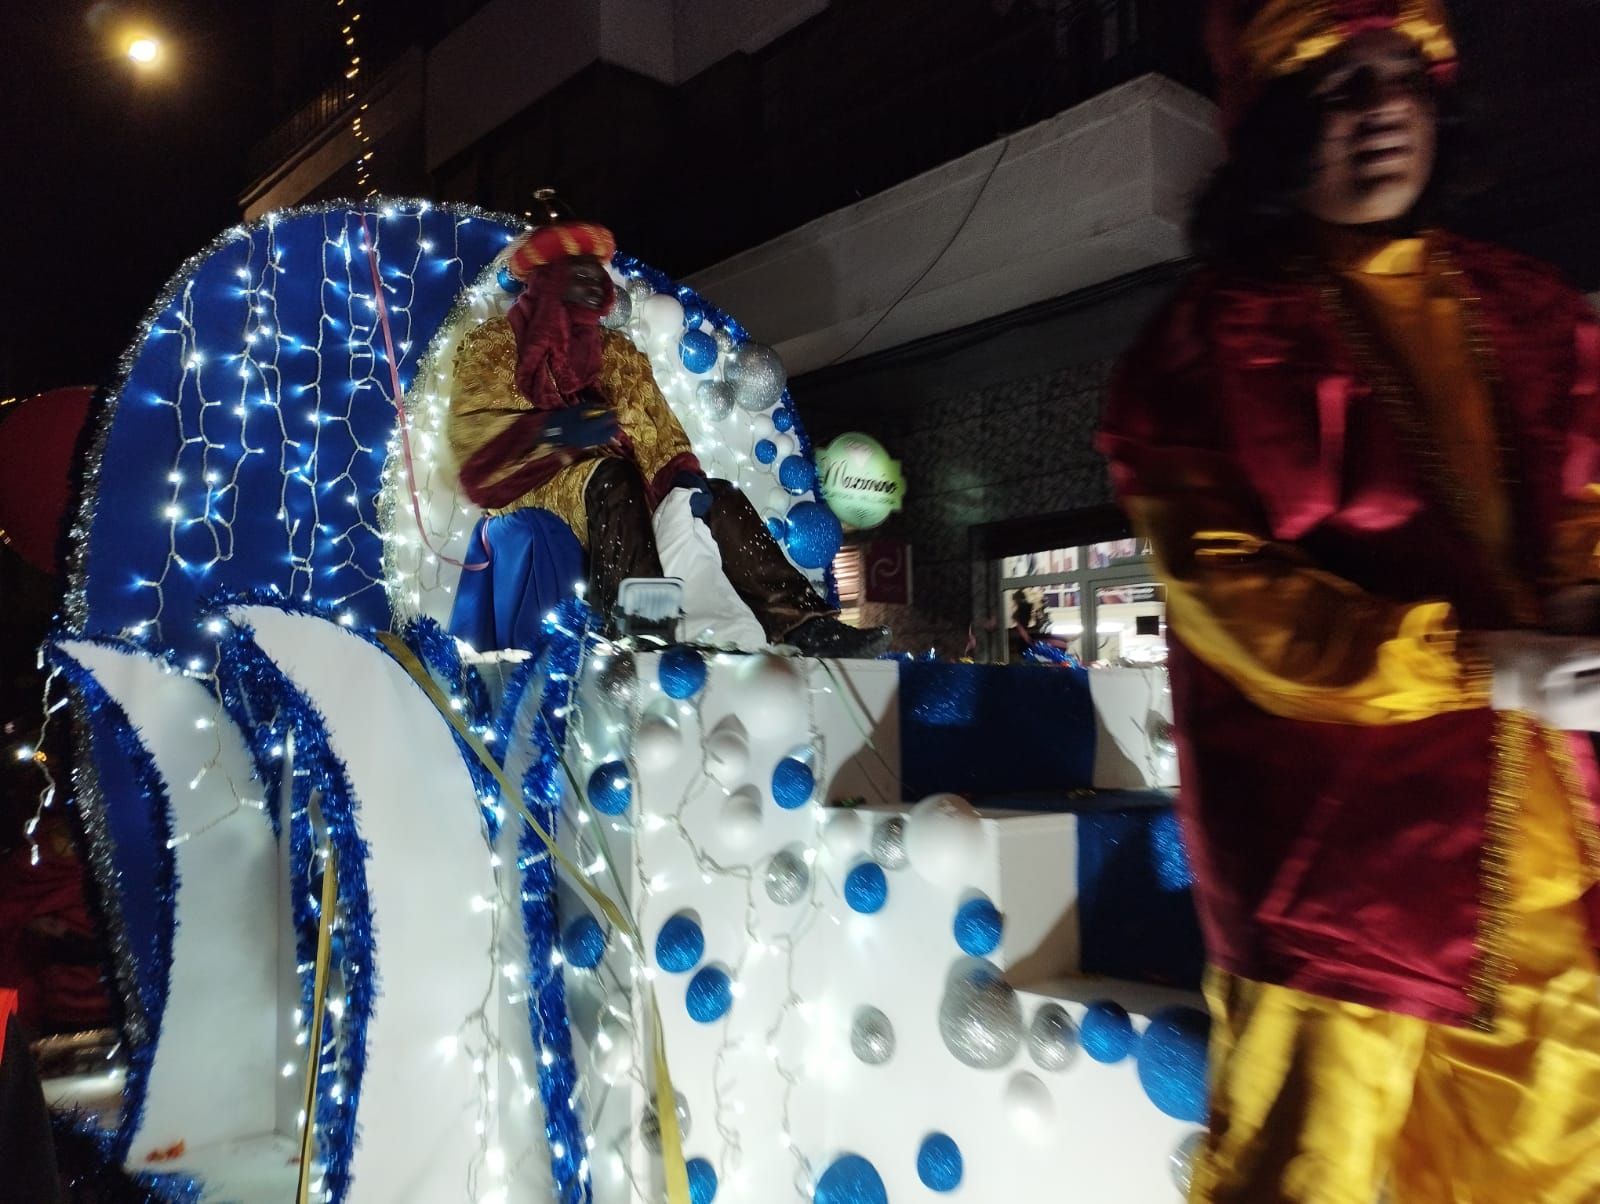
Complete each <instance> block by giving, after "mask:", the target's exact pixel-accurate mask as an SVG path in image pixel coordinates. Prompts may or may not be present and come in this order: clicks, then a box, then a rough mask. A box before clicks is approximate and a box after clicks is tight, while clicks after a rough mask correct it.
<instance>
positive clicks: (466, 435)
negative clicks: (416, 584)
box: [447, 213, 889, 657]
mask: <svg viewBox="0 0 1600 1204" xmlns="http://www.w3.org/2000/svg"><path fill="white" fill-rule="evenodd" d="M615 249H616V244H615V240H614V239H613V237H612V234H611V232H610V231H609V230H606V229H604V228H603V227H600V226H596V225H593V224H589V223H584V222H574V221H561V220H556V219H555V214H554V213H552V214H551V220H550V222H549V223H548V224H546V225H543V226H540V227H538V228H537V229H535V230H533V231H532V232H531V233H529V234H528V235H527V236H525V237H524V238H523V239H522V240H521V241H520V242H519V243H518V244H516V245H515V246H514V247H513V248H512V249H511V252H510V255H509V257H508V259H507V263H506V267H507V269H508V271H509V272H510V274H511V275H512V276H513V277H515V278H516V279H517V280H519V281H521V282H522V283H523V285H524V287H523V289H522V291H521V294H520V295H519V296H518V297H517V300H516V302H515V303H514V304H513V305H512V306H511V309H510V310H509V312H508V313H507V314H506V315H505V316H504V317H499V318H491V319H489V320H488V321H487V322H484V323H483V324H482V325H480V326H478V327H477V328H476V329H474V330H473V331H471V332H470V333H468V334H467V335H466V336H465V337H464V338H463V339H462V340H461V344H460V346H459V348H458V349H457V351H456V357H455V369H454V371H455V379H454V386H453V389H452V394H451V401H450V413H449V419H448V425H447V435H448V438H449V442H450V446H451V449H452V451H453V452H454V454H455V457H456V464H457V469H458V474H459V480H460V484H461V489H462V492H463V493H465V494H466V495H467V497H468V498H469V499H470V500H471V501H472V502H473V503H474V504H476V505H478V506H480V507H482V508H483V509H484V511H485V513H486V514H487V515H488V516H490V521H491V522H500V523H501V525H505V524H504V522H503V520H506V519H510V520H512V521H513V523H515V522H517V521H522V522H525V523H529V522H534V521H548V520H547V519H544V518H543V516H548V515H554V516H555V517H556V518H557V519H559V520H560V521H561V522H562V523H564V524H565V525H566V526H567V527H568V528H570V530H571V532H572V534H573V535H574V536H576V537H577V539H578V541H579V543H581V544H582V545H583V546H584V548H585V550H586V551H587V555H588V582H589V594H588V596H589V600H590V602H591V603H592V605H593V606H594V607H595V608H596V610H597V611H598V612H599V613H600V615H602V616H603V617H606V618H610V617H612V615H613V612H614V609H615V606H616V603H617V594H618V588H619V586H620V585H621V584H622V582H623V581H624V580H626V579H628V578H630V577H638V578H659V577H661V576H662V565H661V559H660V556H659V554H658V549H657V543H656V532H655V529H654V528H653V526H652V516H653V514H654V513H655V511H656V509H657V507H659V506H660V505H661V504H662V502H663V501H664V500H665V499H666V498H667V497H668V495H670V494H671V493H672V492H673V491H674V490H683V491H685V492H686V494H687V495H688V497H689V510H690V512H691V513H692V515H693V518H694V520H695V521H696V522H699V523H703V524H704V526H705V527H706V528H707V529H708V530H709V532H710V535H711V538H712V539H713V540H714V542H715V548H716V552H717V553H718V554H719V555H720V560H721V570H722V573H723V574H724V575H725V577H726V579H727V583H728V584H729V585H731V587H732V589H733V591H735V592H736V593H737V595H738V598H739V600H741V601H742V602H743V604H744V606H746V607H748V610H749V613H750V614H751V615H753V616H754V618H755V620H756V622H758V623H759V624H760V627H761V629H762V631H763V632H764V633H765V636H766V639H767V640H768V641H770V642H771V643H774V644H780V643H781V644H788V645H790V646H792V647H795V648H798V649H799V650H800V651H801V652H802V653H804V654H806V655H812V656H832V657H873V656H877V655H878V654H879V653H881V652H883V651H884V650H885V648H886V647H887V645H888V638H889V633H888V631H887V630H885V629H883V628H873V629H868V630H860V629H857V628H854V627H850V626H847V625H846V624H844V623H841V622H840V621H839V620H838V619H837V617H836V613H837V612H835V611H834V610H833V609H832V608H831V607H829V606H828V604H827V603H826V602H825V601H823V599H822V598H821V597H819V596H818V594H817V592H816V591H815V590H814V589H813V588H812V587H811V584H810V582H808V581H807V580H806V579H805V577H804V576H803V575H802V574H801V573H800V572H799V570H797V569H796V568H795V567H794V566H793V565H791V564H790V563H789V561H788V559H787V558H786V557H785V556H784V554H783V550H782V549H781V548H780V547H779V546H778V544H777V541H776V540H774V539H773V537H772V535H771V533H770V532H769V531H768V530H767V526H766V524H765V523H764V522H763V521H762V519H761V516H760V515H759V514H757V513H756V511H755V509H754V507H752V506H751V505H750V503H749V501H748V500H746V498H745V497H744V495H743V494H742V493H740V492H739V491H738V489H736V488H735V487H734V486H733V485H732V484H730V483H729V482H727V481H721V480H709V479H707V477H706V475H705V473H703V472H702V471H701V468H700V463H699V461H698V460H697V459H696V458H695V455H694V453H693V451H692V450H691V449H690V446H689V439H688V437H687V436H686V435H685V434H684V431H683V427H682V426H681V425H680V424H679V422H678V420H677V418H676V417H674V415H673V413H672V410H671V409H670V408H669V407H668V405H667V402H666V400H665V398H663V397H662V395H661V391H660V390H659V389H658V388H657V387H656V382H655V378H654V376H653V375H652V373H651V370H650V361H649V359H648V358H647V357H646V356H645V354H644V353H643V352H641V351H639V350H638V349H637V348H636V347H634V345H633V343H632V342H631V341H630V340H629V339H628V337H627V336H626V335H624V334H622V333H620V332H617V331H612V330H607V329H604V328H603V327H602V325H601V321H602V319H603V318H604V317H605V316H606V314H607V313H608V312H609V311H610V309H611V307H612V305H613V302H614V300H615V286H614V285H613V283H612V280H611V277H610V276H609V275H608V274H607V272H606V269H605V263H606V261H608V260H609V259H610V258H611V256H612V254H613V253H614V252H615ZM505 534H508V535H509V534H514V532H511V531H508V532H506V533H505ZM530 559H531V560H534V561H535V563H532V564H530V566H529V570H528V571H532V572H537V571H539V566H538V565H537V563H536V558H530ZM489 571H490V572H492V573H495V574H496V575H497V577H501V578H504V577H506V575H507V573H508V572H510V573H513V574H515V573H516V571H517V570H515V569H512V568H510V566H508V565H503V564H495V565H491V567H490V570H489ZM519 589H520V587H519V586H517V585H516V584H515V583H513V582H509V581H504V580H497V581H496V582H495V583H494V587H493V591H494V593H495V594H496V595H499V596H502V597H508V598H513V599H514V596H515V595H516V594H517V593H518V592H519ZM509 605H512V606H514V605H515V602H514V600H513V601H511V602H510V603H509ZM502 609H504V607H502ZM541 613H542V612H541ZM455 626H456V624H455V623H452V627H453V628H454V627H455ZM499 626H500V627H501V628H504V627H505V626H506V625H505V623H503V622H502V623H500V624H499ZM513 626H514V625H513ZM458 634H459V632H458Z"/></svg>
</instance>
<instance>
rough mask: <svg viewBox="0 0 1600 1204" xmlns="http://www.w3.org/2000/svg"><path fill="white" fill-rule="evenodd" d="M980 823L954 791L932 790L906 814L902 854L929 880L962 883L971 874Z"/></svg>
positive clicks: (943, 883)
mask: <svg viewBox="0 0 1600 1204" xmlns="http://www.w3.org/2000/svg"><path fill="white" fill-rule="evenodd" d="M982 842H983V823H982V821H981V820H980V819H979V818H978V813H977V812H976V811H974V810H973V808H972V804H971V803H969V802H967V800H966V799H964V798H962V797H961V796H960V795H958V794H934V795H929V796H928V797H927V798H925V799H923V800H922V801H921V802H920V803H918V804H917V805H916V806H915V807H913V808H911V813H910V814H909V815H907V816H906V856H907V857H908V858H909V859H910V861H911V868H912V869H914V870H916V871H917V873H919V874H921V875H922V876H923V877H924V878H926V879H927V880H928V881H929V882H935V883H939V884H940V885H943V886H962V885H965V884H967V883H968V882H969V881H970V880H971V877H972V870H973V866H974V865H975V863H976V861H977V856H978V851H979V848H980V846H981V845H982Z"/></svg>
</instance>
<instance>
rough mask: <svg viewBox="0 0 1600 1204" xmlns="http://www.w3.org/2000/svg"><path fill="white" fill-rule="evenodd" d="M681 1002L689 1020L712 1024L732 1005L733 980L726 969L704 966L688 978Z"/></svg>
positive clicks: (724, 1014) (726, 1012) (725, 1013)
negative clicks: (687, 985) (686, 1010)
mask: <svg viewBox="0 0 1600 1204" xmlns="http://www.w3.org/2000/svg"><path fill="white" fill-rule="evenodd" d="M683 1002H684V1006H685V1007H686V1008H688V1009H689V1018H690V1019H691V1020H694V1021H697V1022H699V1023H700V1024H713V1023H715V1022H716V1021H718V1020H721V1019H722V1018H723V1017H724V1016H726V1015H727V1014H728V1009H729V1008H731V1007H732V1006H733V980H732V979H731V978H729V977H728V972H727V971H726V970H723V969H721V968H719V967H717V966H706V967H705V968H704V969H702V970H701V971H700V972H699V973H697V974H696V975H695V976H694V977H693V978H691V979H690V980H689V990H688V992H687V993H686V994H685V996H684V1000H683Z"/></svg>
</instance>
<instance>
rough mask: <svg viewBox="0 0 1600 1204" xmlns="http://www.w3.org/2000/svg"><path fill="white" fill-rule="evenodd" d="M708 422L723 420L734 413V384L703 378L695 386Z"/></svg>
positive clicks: (697, 398)
mask: <svg viewBox="0 0 1600 1204" xmlns="http://www.w3.org/2000/svg"><path fill="white" fill-rule="evenodd" d="M694 395H695V398H696V400H698V401H699V402H700V409H701V410H702V411H703V412H704V413H705V416H706V421H707V422H721V421H722V420H723V419H724V418H726V417H727V416H728V415H729V414H731V413H733V386H732V385H730V384H729V383H728V382H727V381H725V380H703V381H701V382H700V383H699V384H697V385H696V386H695V387H694Z"/></svg>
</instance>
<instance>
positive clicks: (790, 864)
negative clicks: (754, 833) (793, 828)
mask: <svg viewBox="0 0 1600 1204" xmlns="http://www.w3.org/2000/svg"><path fill="white" fill-rule="evenodd" d="M765 877H766V883H767V898H769V899H771V900H772V901H773V902H774V903H776V904H778V905H779V906H780V907H789V906H791V905H793V904H795V903H798V902H800V900H801V899H803V898H805V897H806V892H807V891H808V890H810V889H811V867H810V866H808V865H807V864H806V863H805V860H804V859H803V858H801V857H800V856H799V855H797V854H796V853H794V852H792V851H791V850H789V849H780V850H778V852H776V853H774V854H773V855H772V860H771V861H769V862H767V872H766V875H765Z"/></svg>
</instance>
